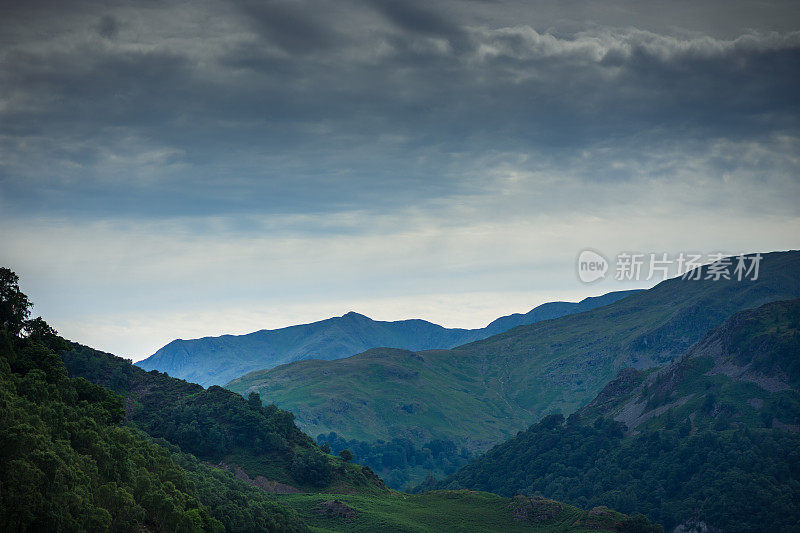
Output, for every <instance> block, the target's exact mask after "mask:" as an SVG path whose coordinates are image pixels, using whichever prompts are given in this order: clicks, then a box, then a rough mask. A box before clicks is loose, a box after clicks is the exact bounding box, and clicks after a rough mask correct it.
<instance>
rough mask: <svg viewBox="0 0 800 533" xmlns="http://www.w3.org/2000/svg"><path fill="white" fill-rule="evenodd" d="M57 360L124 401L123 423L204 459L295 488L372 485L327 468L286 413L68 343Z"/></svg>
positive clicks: (363, 476) (347, 468)
mask: <svg viewBox="0 0 800 533" xmlns="http://www.w3.org/2000/svg"><path fill="white" fill-rule="evenodd" d="M62 358H63V360H64V362H65V364H66V367H67V370H68V371H69V374H70V375H71V376H75V377H83V378H86V379H88V380H89V381H91V382H93V383H97V384H100V385H103V386H105V387H108V388H110V389H111V390H113V391H115V392H117V393H118V394H120V395H122V396H123V397H124V398H125V409H126V416H127V419H128V420H130V421H131V422H133V423H134V424H135V425H136V426H137V427H139V428H140V429H142V430H143V431H145V432H146V433H147V434H149V435H152V436H153V437H161V438H164V439H166V440H167V441H169V442H171V443H173V444H175V445H177V446H179V447H180V448H181V449H182V450H184V451H185V452H188V453H192V454H194V455H196V456H197V457H198V458H201V459H203V460H206V461H210V462H213V463H215V464H217V463H223V464H227V465H230V466H231V467H232V468H234V469H236V468H240V469H242V470H244V472H246V473H247V474H248V475H249V476H250V477H252V478H256V477H257V476H261V477H263V478H266V479H267V480H269V481H271V482H275V481H277V482H279V483H281V484H285V485H288V486H290V487H294V488H308V489H315V490H317V489H321V488H328V487H330V488H334V487H340V486H342V485H346V486H351V487H352V486H358V487H368V486H370V487H374V488H376V489H377V490H381V487H382V484H381V482H380V481H379V480H378V479H377V478H376V477H375V476H374V474H372V472H371V471H370V470H369V469H363V470H362V469H361V468H360V467H358V466H357V465H339V466H338V467H337V466H336V465H335V464H333V463H332V462H331V460H330V458H329V457H328V456H326V454H325V453H323V452H322V450H321V449H320V448H319V446H317V445H316V444H315V443H314V441H313V440H312V439H311V438H310V437H309V436H308V435H306V434H305V433H303V432H301V431H300V430H299V429H298V428H297V426H295V424H294V417H293V415H292V414H291V413H289V412H287V411H283V410H281V409H278V408H276V407H275V406H274V405H267V406H264V405H262V403H261V399H260V398H259V396H258V394H257V393H254V394H252V395H250V397H249V398H248V399H247V400H245V399H244V398H242V397H241V396H239V395H238V394H235V393H233V392H231V391H229V390H226V389H223V388H221V387H217V386H212V387H210V388H209V389H204V388H203V387H201V386H200V385H197V384H194V383H187V382H185V381H183V380H180V379H176V378H171V377H169V376H168V375H166V374H162V373H159V372H157V371H151V372H145V371H144V370H142V369H141V368H138V367H136V366H134V365H132V364H131V362H130V361H128V360H125V359H122V358H119V357H116V356H113V355H111V354H107V353H103V352H99V351H97V350H93V349H91V348H88V347H86V346H80V345H76V344H72V345H71V346H70V349H68V350H66V351H64V353H63V354H62Z"/></svg>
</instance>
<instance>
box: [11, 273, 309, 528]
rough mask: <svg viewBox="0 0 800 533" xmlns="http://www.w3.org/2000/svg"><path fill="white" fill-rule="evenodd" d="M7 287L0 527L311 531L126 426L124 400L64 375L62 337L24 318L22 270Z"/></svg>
mask: <svg viewBox="0 0 800 533" xmlns="http://www.w3.org/2000/svg"><path fill="white" fill-rule="evenodd" d="M9 281H10V283H9ZM0 282H2V284H0V530H2V531H120V532H122V531H126V532H127V531H175V532H186V533H189V532H192V533H194V532H203V531H205V532H216V533H221V532H226V531H227V532H234V531H236V532H246V531H256V530H261V531H307V527H306V525H305V524H304V523H303V521H302V520H301V519H300V518H298V516H297V515H296V514H295V513H294V512H293V511H292V510H291V509H289V508H288V507H287V506H284V505H279V504H276V503H275V502H274V501H272V499H271V498H270V497H269V495H268V494H267V493H265V492H264V491H262V490H259V489H256V488H254V487H251V486H250V485H248V484H246V483H244V482H242V481H240V480H238V479H236V478H235V477H234V476H233V475H231V474H230V473H228V472H224V471H222V470H219V469H216V468H210V467H209V466H207V465H205V464H203V463H200V462H199V461H198V460H197V459H196V458H194V457H192V456H190V455H185V454H184V453H182V452H181V451H180V450H179V449H178V448H177V447H170V446H169V445H168V444H167V443H166V442H164V441H154V440H153V439H151V438H149V437H148V436H147V435H144V434H143V433H141V432H139V431H137V430H136V428H133V427H131V426H129V425H127V424H125V423H124V403H123V399H122V398H121V397H120V396H118V395H116V394H114V393H112V392H111V391H109V390H107V389H105V388H103V387H100V386H97V385H94V384H92V383H90V382H88V381H86V380H85V379H81V378H78V379H70V378H69V377H67V371H66V369H65V368H64V365H63V363H62V361H61V359H60V358H59V357H58V355H57V354H56V351H60V350H62V349H63V348H64V347H65V346H64V345H65V343H64V341H63V340H62V339H60V338H59V337H57V336H56V334H55V332H54V331H53V330H52V329H51V328H50V327H49V326H47V324H46V323H45V322H44V321H43V320H41V319H36V320H33V321H28V320H26V319H27V313H28V307H29V305H30V304H29V302H28V301H27V298H26V297H25V296H24V295H23V294H22V293H20V292H19V291H18V290H17V288H16V276H15V275H13V273H11V272H10V271H9V270H8V269H0ZM9 289H10V290H9ZM9 294H11V295H14V296H16V297H17V298H15V299H16V301H17V303H20V304H22V305H19V306H14V305H12V306H9V305H7V304H8V303H9V301H10V300H11V298H9Z"/></svg>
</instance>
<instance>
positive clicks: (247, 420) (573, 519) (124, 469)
mask: <svg viewBox="0 0 800 533" xmlns="http://www.w3.org/2000/svg"><path fill="white" fill-rule="evenodd" d="M16 283H17V278H16V275H14V274H13V273H12V272H11V271H10V270H8V269H4V268H3V269H0V406H2V409H0V530H2V531H98V532H107V531H114V532H118V531H119V532H134V531H175V532H180V533H200V532H213V533H222V532H226V533H228V532H230V533H234V532H242V533H244V532H251V531H271V532H303V531H308V530H309V526H311V527H313V530H314V531H331V532H336V531H342V532H346V531H376V530H391V531H475V532H477V531H519V532H549V531H575V532H578V531H587V530H600V531H645V532H649V531H652V532H658V531H663V529H661V528H659V527H658V526H653V525H652V524H651V523H650V522H649V521H648V520H647V519H646V518H645V517H643V516H640V515H639V516H632V517H630V516H625V515H623V514H620V513H618V512H615V511H611V510H609V509H607V508H595V509H591V510H588V511H583V510H581V509H578V508H576V507H574V506H570V505H565V504H562V503H559V502H556V501H553V500H546V499H543V498H527V497H522V496H520V497H515V498H513V499H512V498H505V497H501V496H496V495H494V494H487V493H480V492H474V491H437V492H432V493H428V494H421V495H416V496H410V495H406V494H400V493H396V492H393V491H388V490H385V489H384V488H383V487H382V486H381V484H380V482H379V481H378V480H376V479H375V478H374V476H370V475H369V469H367V468H362V467H361V466H359V465H356V464H352V463H350V462H349V461H348V460H347V459H345V458H334V457H331V456H329V455H326V454H325V453H324V452H323V451H322V450H320V449H318V448H317V447H316V446H315V445H314V444H313V443H312V442H311V440H310V439H309V438H308V437H307V436H305V435H303V434H301V433H300V432H299V431H298V430H297V428H296V427H295V426H294V424H293V423H292V417H291V414H289V413H285V412H281V411H279V410H277V409H276V408H274V406H272V407H263V406H262V405H261V402H260V400H259V398H258V397H257V396H255V395H254V396H251V397H250V398H249V399H248V400H247V401H245V400H244V399H243V398H241V397H240V396H238V395H235V394H233V393H231V392H228V391H225V390H224V389H222V388H220V387H211V388H209V389H208V390H204V389H203V388H202V387H200V386H198V385H194V384H189V383H186V382H184V381H181V380H177V379H174V378H170V377H168V376H166V375H164V374H160V373H158V372H150V373H146V372H144V371H143V370H141V369H138V368H136V367H133V366H132V365H131V364H130V362H129V361H125V360H122V359H119V358H116V357H114V356H112V355H110V354H105V353H102V352H98V351H96V350H92V349H91V348H87V347H84V346H80V345H77V344H74V343H69V342H67V341H65V340H64V339H62V338H60V337H58V335H57V334H56V332H55V331H54V330H53V329H52V328H50V327H49V326H48V325H47V324H46V323H45V322H44V321H43V320H42V319H41V318H38V319H35V320H27V317H28V309H29V307H30V302H28V300H27V297H25V295H24V294H22V293H21V292H20V291H19V290H18V287H17V286H16ZM65 361H67V363H68V365H67V366H69V368H70V370H69V373H71V374H73V375H74V374H82V375H85V376H87V377H88V378H89V379H91V380H94V381H96V382H102V383H104V384H107V385H108V386H112V387H115V388H116V389H117V390H118V391H119V392H120V393H121V394H122V395H118V394H116V393H114V392H112V391H111V390H109V389H108V388H106V387H104V386H101V385H98V384H95V383H91V382H90V381H87V379H84V378H83V377H69V376H68V369H67V366H65ZM156 435H159V436H160V438H154V437H155V436H156ZM188 450H191V451H192V452H193V454H188V453H186V452H187V451H188ZM195 452H196V453H197V454H198V456H197V457H195V455H194V453H195ZM231 452H235V453H231ZM221 455H222V456H223V459H224V460H237V459H247V460H248V461H249V462H248V464H246V465H244V468H243V467H239V466H236V465H233V468H228V467H227V466H226V465H225V464H223V463H220V464H219V465H218V466H213V464H215V463H216V461H217V459H218V458H219V457H220V456H221ZM343 455H344V454H343ZM200 459H203V460H200ZM287 459H292V461H291V464H290V465H288V467H286V466H285V465H284V467H283V468H282V466H281V463H282V462H285V461H286V460H287ZM263 468H271V469H272V473H275V472H278V475H281V473H280V471H281V470H283V474H284V475H286V476H291V477H292V479H291V480H293V481H295V482H297V483H298V484H299V485H300V487H301V488H303V489H304V491H305V492H303V493H301V492H299V491H298V490H297V489H296V488H293V487H290V486H287V485H281V484H280V483H275V482H274V481H270V480H267V479H266V478H264V477H261V476H258V475H255V476H254V477H251V475H249V474H248V471H249V472H251V473H253V471H258V470H259V469H263ZM359 477H360V479H361V481H362V483H354V482H353V481H354V480H358V478H359ZM363 481H366V482H363ZM276 489H279V490H277V492H282V493H283V494H273V493H272V492H273V491H276ZM290 489H291V490H290ZM290 492H291V494H289V493H290Z"/></svg>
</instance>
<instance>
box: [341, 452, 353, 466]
mask: <svg viewBox="0 0 800 533" xmlns="http://www.w3.org/2000/svg"><path fill="white" fill-rule="evenodd" d="M339 457H341V458H342V459H343V460H344V462H345V463H349V462H350V461H352V460H353V452H351V451H350V450H342V451H340V452H339Z"/></svg>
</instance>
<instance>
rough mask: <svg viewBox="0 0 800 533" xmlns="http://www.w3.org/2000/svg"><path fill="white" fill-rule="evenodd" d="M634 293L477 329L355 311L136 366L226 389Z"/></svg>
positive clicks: (207, 340)
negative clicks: (315, 363)
mask: <svg viewBox="0 0 800 533" xmlns="http://www.w3.org/2000/svg"><path fill="white" fill-rule="evenodd" d="M635 292H637V291H636V290H630V291H617V292H610V293H608V294H604V295H602V296H596V297H590V298H584V299H583V300H581V301H580V302H576V303H573V302H548V303H545V304H542V305H540V306H537V307H535V308H534V309H532V310H530V311H529V312H527V313H524V314H520V313H517V314H513V315H509V316H504V317H500V318H498V319H496V320H494V321H492V322H491V323H490V324H489V325H487V326H486V327H484V328H478V329H459V328H444V327H442V326H439V325H438V324H433V323H431V322H427V321H425V320H418V319H417V320H397V321H394V322H386V321H381V320H372V319H371V318H369V317H366V316H364V315H360V314H358V313H353V312H350V313H347V314H345V315H344V316H341V317H334V318H329V319H326V320H320V321H319V322H314V323H311V324H301V325H297V326H289V327H287V328H280V329H274V330H261V331H256V332H253V333H248V334H247V335H222V336H219V337H204V338H202V339H191V340H183V339H177V340H174V341H172V342H170V343H169V344H167V345H166V346H164V347H163V348H161V349H159V350H158V351H157V352H156V353H154V354H153V355H151V356H150V357H148V358H147V359H144V360H142V361H139V362H138V363H136V365H137V366H139V367H141V368H144V369H145V370H159V371H161V372H166V373H168V374H169V375H170V376H172V377H177V378H181V379H185V380H187V381H191V382H193V383H199V384H200V385H203V386H204V387H208V386H210V385H224V384H225V383H227V382H228V381H230V380H231V379H234V378H237V377H239V376H243V375H244V374H246V373H248V372H252V371H254V370H266V369H270V368H274V367H276V366H278V365H282V364H285V363H290V362H293V361H302V360H305V359H312V358H313V359H324V360H333V359H341V358H343V357H347V356H350V355H354V354H357V353H361V352H363V351H366V350H369V349H371V348H377V347H390V348H402V349H406V350H414V351H418V350H431V349H440V348H452V347H454V346H458V345H461V344H465V343H468V342H472V341H475V340H478V339H484V338H486V337H489V336H490V335H495V334H497V333H502V332H503V331H507V330H509V329H511V328H513V327H515V326H519V325H522V324H533V323H534V322H539V321H541V320H547V319H551V318H557V317H560V316H565V315H570V314H573V313H580V312H582V311H588V310H589V309H594V308H596V307H600V306H603V305H607V304H609V303H612V302H615V301H617V300H619V299H620V298H624V297H626V296H628V295H630V294H633V293H635Z"/></svg>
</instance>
